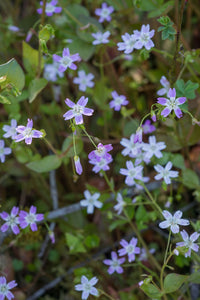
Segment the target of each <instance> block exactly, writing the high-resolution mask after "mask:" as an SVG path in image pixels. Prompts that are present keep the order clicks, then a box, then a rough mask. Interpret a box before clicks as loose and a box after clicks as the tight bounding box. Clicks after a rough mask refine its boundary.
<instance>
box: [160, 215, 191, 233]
mask: <svg viewBox="0 0 200 300" xmlns="http://www.w3.org/2000/svg"><path fill="white" fill-rule="evenodd" d="M162 214H163V217H164V218H165V219H166V221H163V222H161V223H160V224H159V227H160V228H162V229H164V228H167V227H170V229H171V231H172V232H173V233H178V232H179V226H178V225H182V226H187V225H189V224H190V222H189V221H188V220H186V219H181V217H182V214H183V213H182V211H180V210H177V211H176V212H175V214H174V215H173V216H172V214H171V213H170V212H169V211H167V210H163V212H162Z"/></svg>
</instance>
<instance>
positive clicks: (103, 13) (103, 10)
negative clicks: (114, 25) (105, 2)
mask: <svg viewBox="0 0 200 300" xmlns="http://www.w3.org/2000/svg"><path fill="white" fill-rule="evenodd" d="M109 13H110V12H109V10H108V9H107V8H103V9H102V11H101V16H102V17H104V18H107V17H108V16H109Z"/></svg>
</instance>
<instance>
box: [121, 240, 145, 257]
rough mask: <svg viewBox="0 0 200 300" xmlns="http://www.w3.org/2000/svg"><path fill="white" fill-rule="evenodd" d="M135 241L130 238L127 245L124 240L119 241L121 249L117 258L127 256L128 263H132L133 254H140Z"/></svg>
mask: <svg viewBox="0 0 200 300" xmlns="http://www.w3.org/2000/svg"><path fill="white" fill-rule="evenodd" d="M137 241H138V240H137V239H136V238H132V239H131V241H130V242H129V243H128V242H127V241H126V240H121V242H120V245H121V246H122V247H123V248H122V249H120V250H119V251H118V253H119V256H124V255H126V254H127V255H128V261H129V262H132V261H134V260H135V254H139V253H140V248H139V247H136V245H137Z"/></svg>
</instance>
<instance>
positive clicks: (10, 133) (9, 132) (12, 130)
mask: <svg viewBox="0 0 200 300" xmlns="http://www.w3.org/2000/svg"><path fill="white" fill-rule="evenodd" d="M16 127H17V121H16V120H15V119H12V120H11V126H9V125H4V126H3V128H2V129H3V131H5V132H6V133H4V135H3V137H5V138H9V137H11V138H12V139H14V138H15V136H16V135H17V131H16Z"/></svg>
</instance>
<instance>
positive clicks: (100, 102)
mask: <svg viewBox="0 0 200 300" xmlns="http://www.w3.org/2000/svg"><path fill="white" fill-rule="evenodd" d="M93 91H94V94H93V97H94V102H95V103H96V105H97V106H98V107H99V108H100V109H107V107H108V105H107V100H108V98H109V97H110V90H109V89H108V88H107V86H106V84H105V81H104V80H99V81H97V82H96V84H95V87H94V88H93Z"/></svg>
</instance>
